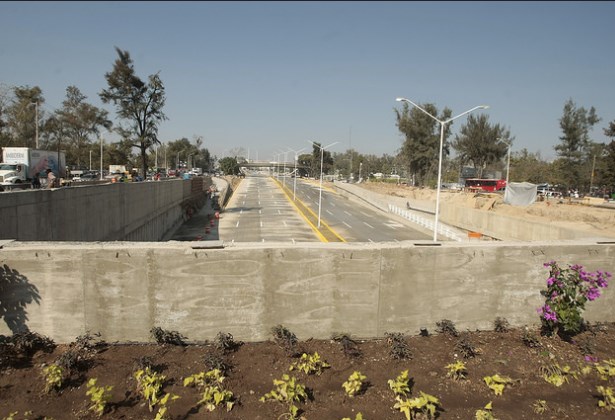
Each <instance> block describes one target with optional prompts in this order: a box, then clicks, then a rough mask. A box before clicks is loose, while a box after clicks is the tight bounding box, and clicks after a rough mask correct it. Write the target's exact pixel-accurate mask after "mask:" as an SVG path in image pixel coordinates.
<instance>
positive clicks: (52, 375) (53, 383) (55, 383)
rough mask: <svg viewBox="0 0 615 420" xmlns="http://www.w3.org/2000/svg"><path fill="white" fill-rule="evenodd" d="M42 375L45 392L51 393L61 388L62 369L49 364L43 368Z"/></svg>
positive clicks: (62, 379)
mask: <svg viewBox="0 0 615 420" xmlns="http://www.w3.org/2000/svg"><path fill="white" fill-rule="evenodd" d="M43 375H44V376H45V382H46V384H45V392H47V393H48V392H51V391H52V390H54V389H55V390H59V389H60V388H62V382H63V381H64V369H62V368H61V367H60V366H58V365H56V364H51V365H49V366H47V367H44V368H43Z"/></svg>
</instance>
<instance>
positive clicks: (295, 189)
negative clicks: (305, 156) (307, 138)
mask: <svg viewBox="0 0 615 420" xmlns="http://www.w3.org/2000/svg"><path fill="white" fill-rule="evenodd" d="M289 149H290V147H289ZM304 150H305V147H304V148H303V149H299V150H293V149H290V151H291V152H293V153H294V154H295V170H294V171H293V173H294V174H295V178H294V180H293V201H295V197H296V191H297V159H298V158H299V153H301V152H303V151H304Z"/></svg>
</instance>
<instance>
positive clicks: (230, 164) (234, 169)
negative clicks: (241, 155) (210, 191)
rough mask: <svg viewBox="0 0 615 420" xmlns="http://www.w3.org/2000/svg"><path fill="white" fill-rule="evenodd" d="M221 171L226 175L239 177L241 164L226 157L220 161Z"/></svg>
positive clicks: (232, 158)
mask: <svg viewBox="0 0 615 420" xmlns="http://www.w3.org/2000/svg"><path fill="white" fill-rule="evenodd" d="M218 163H219V164H220V170H221V171H222V172H224V174H225V175H239V163H237V159H235V158H234V157H225V158H222V159H220V162H218Z"/></svg>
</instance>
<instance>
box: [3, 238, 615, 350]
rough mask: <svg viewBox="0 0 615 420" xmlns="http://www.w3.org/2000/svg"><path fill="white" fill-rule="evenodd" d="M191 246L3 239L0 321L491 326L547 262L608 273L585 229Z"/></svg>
mask: <svg viewBox="0 0 615 420" xmlns="http://www.w3.org/2000/svg"><path fill="white" fill-rule="evenodd" d="M198 245H199V246H203V245H204V244H203V243H199V244H198ZM192 246H194V244H192V243H189V242H168V243H124V242H115V243H89V244H88V243H79V244H68V243H64V244H62V243H54V244H53V245H52V244H49V243H41V242H23V243H20V242H10V243H6V244H4V246H3V247H2V249H0V290H2V299H1V300H0V314H1V315H2V321H3V322H0V334H8V333H10V332H12V331H17V330H20V329H23V328H25V327H28V328H29V329H30V330H32V331H35V332H38V333H40V334H44V335H47V336H50V337H51V338H53V339H54V340H55V341H56V342H70V341H73V340H74V338H75V337H77V336H78V335H80V334H83V333H85V332H86V331H90V332H92V333H94V332H100V333H101V334H102V336H103V338H104V339H106V340H108V341H116V340H117V341H150V340H151V337H150V335H149V331H150V330H151V328H153V327H155V326H157V327H162V328H164V329H167V330H173V331H179V332H180V333H182V334H183V335H185V336H186V337H188V339H190V340H194V341H201V340H212V339H214V338H215V336H216V334H217V333H218V332H229V333H232V334H233V336H234V337H235V338H236V339H239V340H243V341H263V340H267V339H270V338H271V333H270V331H271V328H272V327H273V326H275V325H278V324H282V325H284V326H285V327H287V328H289V329H290V330H291V331H293V332H294V333H295V334H297V336H298V337H299V338H300V339H307V338H310V337H314V338H323V339H326V338H330V336H331V335H332V334H333V333H339V332H344V333H350V334H352V335H353V336H355V337H360V338H374V337H382V336H383V335H384V333H385V332H404V333H408V334H417V333H418V331H419V329H420V328H421V327H426V328H428V329H429V330H430V331H433V330H434V329H435V323H436V322H439V321H441V320H443V319H449V320H451V321H453V322H454V323H455V325H456V326H457V328H458V329H459V330H460V331H463V330H465V329H492V328H493V321H494V320H495V318H496V317H504V318H506V319H507V320H508V321H509V323H510V324H511V325H513V326H522V325H534V324H539V318H538V315H537V313H536V309H537V308H538V307H539V306H541V304H542V303H544V302H543V300H542V299H543V298H542V297H541V296H540V293H539V292H540V290H541V289H542V288H544V287H545V284H546V279H547V277H548V270H547V269H546V268H544V267H543V264H544V263H545V262H548V261H551V260H555V261H557V262H558V263H560V264H561V265H562V266H563V267H565V266H566V264H581V265H583V266H585V267H586V269H588V270H591V271H594V270H596V269H601V270H606V271H609V272H615V244H599V243H596V242H591V241H585V242H583V241H576V242H560V243H548V242H542V243H541V242H536V243H531V244H521V243H516V244H510V243H509V244H506V243H504V242H473V243H455V242H447V243H443V244H442V245H440V246H433V245H431V246H427V244H423V245H422V246H421V245H419V244H412V243H407V242H403V243H391V244H348V243H346V244H334V243H328V244H321V243H309V244H297V245H286V244H273V245H267V246H265V245H263V244H235V245H234V246H232V247H229V248H225V249H193V247H192ZM614 289H615V287H613V285H611V287H610V288H608V289H606V290H605V294H604V295H603V296H602V297H600V298H599V299H598V300H597V301H595V302H588V305H587V311H586V313H585V318H586V319H588V320H590V321H604V322H606V321H608V322H613V321H615V290H614Z"/></svg>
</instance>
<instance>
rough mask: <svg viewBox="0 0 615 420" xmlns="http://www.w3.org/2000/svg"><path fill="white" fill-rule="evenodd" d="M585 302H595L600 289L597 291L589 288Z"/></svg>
mask: <svg viewBox="0 0 615 420" xmlns="http://www.w3.org/2000/svg"><path fill="white" fill-rule="evenodd" d="M586 296H587V300H596V299H598V298H599V297H600V289H598V288H597V287H590V288H589V289H588V290H587V294H586Z"/></svg>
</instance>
